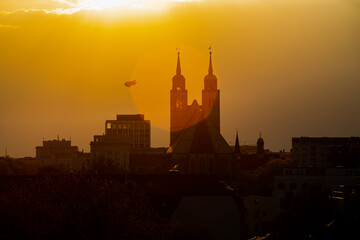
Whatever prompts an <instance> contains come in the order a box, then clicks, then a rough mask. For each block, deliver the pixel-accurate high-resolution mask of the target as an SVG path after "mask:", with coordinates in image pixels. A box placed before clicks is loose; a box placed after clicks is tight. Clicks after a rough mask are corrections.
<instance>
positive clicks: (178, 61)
mask: <svg viewBox="0 0 360 240" xmlns="http://www.w3.org/2000/svg"><path fill="white" fill-rule="evenodd" d="M177 54H178V59H177V66H176V74H177V75H181V66H180V52H179V51H178V53H177Z"/></svg>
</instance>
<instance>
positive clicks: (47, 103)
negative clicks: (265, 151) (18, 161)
mask: <svg viewBox="0 0 360 240" xmlns="http://www.w3.org/2000/svg"><path fill="white" fill-rule="evenodd" d="M88 1H89V2H87V4H88V5H84V4H85V3H86V2H85V3H84V2H82V3H81V2H78V1H67V3H64V1H62V2H61V1H60V2H59V1H51V0H47V1H44V0H43V1H39V0H12V1H1V2H0V112H1V117H0V156H1V155H4V153H5V147H7V149H8V153H9V154H10V155H11V156H14V157H15V156H17V157H21V156H34V155H35V146H37V145H41V141H42V139H43V137H44V138H45V139H54V138H56V136H57V135H60V138H67V139H68V138H69V137H70V136H71V138H72V142H73V144H74V145H77V146H79V148H80V149H84V150H85V151H89V149H90V148H89V143H90V141H91V140H92V137H93V135H95V134H102V133H103V132H104V123H105V120H106V119H115V115H116V114H117V113H118V114H129V113H138V112H139V113H143V114H145V118H146V119H150V120H151V121H152V123H153V124H154V126H153V127H152V146H168V143H169V133H168V132H167V129H168V128H169V120H170V117H169V105H170V103H169V100H170V96H169V93H170V88H171V79H172V77H173V75H174V74H175V67H176V57H177V56H176V50H175V48H176V47H179V48H180V49H181V64H182V70H183V75H184V76H185V78H186V84H187V88H188V91H189V102H191V101H192V100H193V99H194V98H197V100H198V101H201V99H200V96H201V89H202V86H203V78H204V76H205V75H206V73H207V66H208V50H207V48H208V46H209V44H210V43H211V45H212V47H213V63H214V69H215V74H216V75H217V77H218V80H219V87H220V92H221V129H222V134H223V136H224V137H225V138H226V140H227V141H228V142H229V143H231V144H233V143H234V138H235V131H236V129H238V130H239V137H240V142H241V143H245V142H246V143H247V144H253V143H255V142H256V139H257V137H258V133H259V131H261V132H262V135H263V137H264V139H265V147H266V148H270V149H271V150H274V151H278V150H280V149H283V148H285V149H287V150H289V149H290V147H291V137H294V136H358V135H360V124H359V122H360V112H359V110H358V109H359V107H358V103H359V102H360V94H359V93H358V91H359V89H360V67H359V66H360V31H359V29H360V1H358V0H287V1H285V0H266V1H265V0H264V1H261V0H243V1H241V0H239V1H231V0H225V1H216V0H203V1H187V2H174V1H166V0H157V1H130V0H129V1H125V2H121V1H119V2H117V1H116V0H115V1H114V0H112V1H113V2H111V1H110V0H109V1H108V2H106V3H107V4H108V5H102V6H103V7H104V8H106V7H108V6H111V4H112V5H116V7H109V8H106V9H104V10H99V9H98V10H93V9H92V10H85V7H86V8H89V6H93V7H94V8H99V6H100V5H97V3H98V2H96V1H93V0H92V1H93V2H91V0H88ZM150 2H152V3H153V4H151V3H150ZM119 3H121V4H122V5H121V4H119ZM123 3H124V4H123ZM135 3H136V4H138V5H137V6H135V7H134V6H133V5H134V4H135ZM74 4H75V5H74ZM81 4H83V5H81ZM109 4H110V5H109ZM141 4H142V5H141ZM140 5H141V6H140ZM84 6H85V7H84ZM19 9H25V10H26V11H24V10H19ZM56 9H57V10H56ZM55 10H56V11H55ZM63 13H72V14H63ZM133 79H136V80H137V82H138V84H137V85H136V86H135V87H133V88H131V89H129V88H126V87H125V86H124V82H125V81H129V80H133Z"/></svg>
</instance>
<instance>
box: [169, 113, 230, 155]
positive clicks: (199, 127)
mask: <svg viewBox="0 0 360 240" xmlns="http://www.w3.org/2000/svg"><path fill="white" fill-rule="evenodd" d="M198 120H199V121H197V122H196V123H195V124H193V125H192V126H190V127H188V128H186V129H184V130H183V132H182V133H181V134H180V135H179V137H178V138H177V139H176V140H175V141H174V143H173V144H172V145H171V146H170V147H169V149H168V151H167V153H172V154H188V153H212V154H221V153H222V154H232V153H233V151H232V149H231V148H230V146H229V145H228V144H227V142H226V141H225V139H224V138H223V136H222V135H221V133H220V132H219V131H218V130H217V129H216V128H215V127H214V125H213V124H212V123H211V121H210V120H209V119H208V118H204V117H203V115H202V114H201V115H200V116H198Z"/></svg>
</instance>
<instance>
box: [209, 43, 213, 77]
mask: <svg viewBox="0 0 360 240" xmlns="http://www.w3.org/2000/svg"><path fill="white" fill-rule="evenodd" d="M209 54H210V62H209V74H211V75H212V74H213V67H212V60H211V54H212V50H211V46H210V47H209Z"/></svg>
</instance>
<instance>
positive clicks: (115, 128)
mask: <svg viewBox="0 0 360 240" xmlns="http://www.w3.org/2000/svg"><path fill="white" fill-rule="evenodd" d="M105 135H106V136H113V137H120V138H128V139H130V145H131V149H143V148H150V120H145V119H144V115H142V114H136V115H117V116H116V120H107V121H106V122H105Z"/></svg>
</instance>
